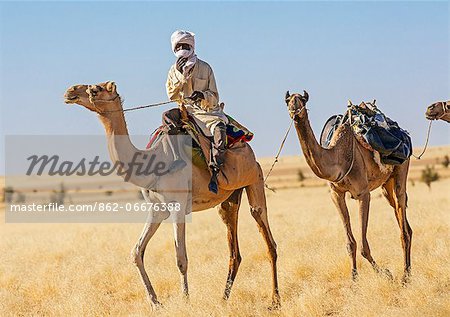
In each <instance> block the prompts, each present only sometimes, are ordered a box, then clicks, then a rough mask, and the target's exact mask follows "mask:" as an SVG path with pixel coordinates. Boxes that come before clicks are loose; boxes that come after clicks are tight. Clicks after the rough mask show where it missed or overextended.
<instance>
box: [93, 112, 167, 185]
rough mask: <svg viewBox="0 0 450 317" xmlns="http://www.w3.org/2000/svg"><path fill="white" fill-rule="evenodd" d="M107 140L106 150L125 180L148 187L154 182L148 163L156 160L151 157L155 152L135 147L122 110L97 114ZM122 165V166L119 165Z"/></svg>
mask: <svg viewBox="0 0 450 317" xmlns="http://www.w3.org/2000/svg"><path fill="white" fill-rule="evenodd" d="M99 118H100V121H101V122H102V123H103V126H104V128H105V132H106V138H107V142H108V151H109V156H110V158H111V161H112V163H113V164H114V165H115V166H116V169H117V172H118V174H119V175H120V176H121V177H122V178H124V180H125V181H126V182H130V183H132V184H134V185H136V186H139V187H144V188H148V187H149V186H151V185H152V184H154V183H155V180H156V177H157V175H155V174H154V173H150V172H149V171H152V167H151V166H149V164H150V163H156V162H158V160H157V158H156V157H155V158H153V159H152V158H151V157H152V155H156V153H151V152H150V151H142V150H139V149H137V148H136V147H135V146H134V145H133V143H132V142H131V140H130V137H129V134H128V129H127V124H126V122H125V117H124V115H123V112H121V111H117V112H109V113H104V114H100V115H99ZM121 166H122V167H121Z"/></svg>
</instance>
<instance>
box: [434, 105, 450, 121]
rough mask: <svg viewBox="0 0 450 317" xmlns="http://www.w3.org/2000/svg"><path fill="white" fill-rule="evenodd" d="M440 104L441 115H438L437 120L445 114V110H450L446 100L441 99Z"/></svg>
mask: <svg viewBox="0 0 450 317" xmlns="http://www.w3.org/2000/svg"><path fill="white" fill-rule="evenodd" d="M440 104H441V106H442V115H440V116H439V118H437V120H440V119H442V118H443V117H444V116H445V115H446V114H447V112H449V111H450V105H448V102H445V101H441V102H440Z"/></svg>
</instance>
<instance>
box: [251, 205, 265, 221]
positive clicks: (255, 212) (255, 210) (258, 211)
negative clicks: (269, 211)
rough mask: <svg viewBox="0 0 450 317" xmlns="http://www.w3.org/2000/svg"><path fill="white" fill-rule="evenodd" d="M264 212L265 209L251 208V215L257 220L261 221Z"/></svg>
mask: <svg viewBox="0 0 450 317" xmlns="http://www.w3.org/2000/svg"><path fill="white" fill-rule="evenodd" d="M262 212H263V209H262V208H261V207H251V208H250V213H251V214H252V217H253V218H255V219H256V220H259V219H261V214H262Z"/></svg>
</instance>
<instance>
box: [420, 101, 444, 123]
mask: <svg viewBox="0 0 450 317" xmlns="http://www.w3.org/2000/svg"><path fill="white" fill-rule="evenodd" d="M446 107H447V106H446V103H445V102H443V101H439V102H435V103H433V104H432V105H430V106H428V108H427V111H426V112H425V117H427V119H428V120H439V119H440V118H442V116H443V115H444V114H445V112H446Z"/></svg>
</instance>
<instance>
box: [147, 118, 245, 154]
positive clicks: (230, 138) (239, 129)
mask: <svg viewBox="0 0 450 317" xmlns="http://www.w3.org/2000/svg"><path fill="white" fill-rule="evenodd" d="M226 116H227V117H228V121H229V124H227V130H226V133H227V147H228V148H230V147H231V146H232V145H233V144H235V143H237V142H239V141H242V142H250V141H251V140H252V139H253V133H252V132H250V131H249V130H248V129H247V128H246V127H244V126H243V125H241V124H240V123H239V122H237V121H236V120H235V119H233V117H231V116H229V115H226ZM189 123H190V125H189V127H190V128H192V129H195V130H197V131H196V132H197V133H200V132H199V131H198V128H197V126H196V124H195V121H194V119H193V118H189ZM164 131H165V129H164V126H163V125H162V126H160V127H159V128H157V129H156V130H155V131H154V132H153V133H152V134H151V136H150V141H149V142H148V144H147V149H149V148H150V147H151V146H152V144H153V143H154V142H155V141H156V140H157V139H158V138H159V137H160V136H161V135H162V133H163V132H164Z"/></svg>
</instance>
